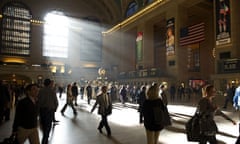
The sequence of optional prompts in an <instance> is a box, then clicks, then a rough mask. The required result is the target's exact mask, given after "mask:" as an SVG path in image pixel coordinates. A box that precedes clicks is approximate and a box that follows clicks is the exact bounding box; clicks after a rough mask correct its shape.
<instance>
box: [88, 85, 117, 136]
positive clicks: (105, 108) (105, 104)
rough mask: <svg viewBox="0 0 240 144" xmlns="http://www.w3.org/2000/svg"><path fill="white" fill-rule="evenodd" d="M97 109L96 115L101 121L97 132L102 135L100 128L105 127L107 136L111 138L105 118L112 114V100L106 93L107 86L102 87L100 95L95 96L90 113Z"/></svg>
mask: <svg viewBox="0 0 240 144" xmlns="http://www.w3.org/2000/svg"><path fill="white" fill-rule="evenodd" d="M97 105H99V107H98V114H99V115H101V117H102V119H101V121H100V123H99V126H98V128H97V129H98V131H99V132H100V133H102V128H103V127H105V129H106V131H107V135H108V136H111V129H110V127H109V124H108V120H107V117H108V116H109V115H110V114H112V100H111V96H110V95H109V94H108V93H107V86H102V89H101V93H100V94H99V95H98V96H97V99H96V102H95V104H94V105H93V107H92V109H91V113H92V112H93V111H94V110H95V108H96V107H97Z"/></svg>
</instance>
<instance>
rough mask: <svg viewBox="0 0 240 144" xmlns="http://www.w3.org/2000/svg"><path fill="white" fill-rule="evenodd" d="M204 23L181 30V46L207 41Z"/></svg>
mask: <svg viewBox="0 0 240 144" xmlns="http://www.w3.org/2000/svg"><path fill="white" fill-rule="evenodd" d="M204 28H205V24H204V22H202V23H199V24H195V25H192V26H189V27H185V28H181V30H180V46H186V45H190V44H195V43H199V42H201V41H203V40H204V39H205V34H204Z"/></svg>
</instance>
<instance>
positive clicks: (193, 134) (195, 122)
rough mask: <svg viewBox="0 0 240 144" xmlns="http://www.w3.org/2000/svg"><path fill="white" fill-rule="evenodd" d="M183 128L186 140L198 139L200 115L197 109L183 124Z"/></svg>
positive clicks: (195, 140)
mask: <svg viewBox="0 0 240 144" xmlns="http://www.w3.org/2000/svg"><path fill="white" fill-rule="evenodd" d="M185 130H186V135H187V140H188V141H194V142H198V141H200V135H201V131H200V115H199V113H198V112H197V111H196V112H195V114H194V115H193V116H192V117H191V118H190V119H189V120H188V121H187V123H186V124H185Z"/></svg>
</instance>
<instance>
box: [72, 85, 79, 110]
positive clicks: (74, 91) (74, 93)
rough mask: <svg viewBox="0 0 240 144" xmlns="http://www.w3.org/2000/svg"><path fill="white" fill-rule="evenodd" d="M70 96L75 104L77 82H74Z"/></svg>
mask: <svg viewBox="0 0 240 144" xmlns="http://www.w3.org/2000/svg"><path fill="white" fill-rule="evenodd" d="M72 96H73V100H74V102H75V106H77V105H78V104H77V96H78V86H77V83H76V82H74V83H73V86H72Z"/></svg>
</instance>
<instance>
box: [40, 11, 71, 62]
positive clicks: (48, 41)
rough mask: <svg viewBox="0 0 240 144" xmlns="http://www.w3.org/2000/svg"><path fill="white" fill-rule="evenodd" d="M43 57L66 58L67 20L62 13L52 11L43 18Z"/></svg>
mask: <svg viewBox="0 0 240 144" xmlns="http://www.w3.org/2000/svg"><path fill="white" fill-rule="evenodd" d="M44 20H45V24H44V36H43V56H47V57H58V58H67V57H68V35H69V34H68V33H69V30H68V18H67V17H66V16H64V15H63V13H62V12H58V11H53V12H50V13H48V14H47V15H46V16H45V18H44Z"/></svg>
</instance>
